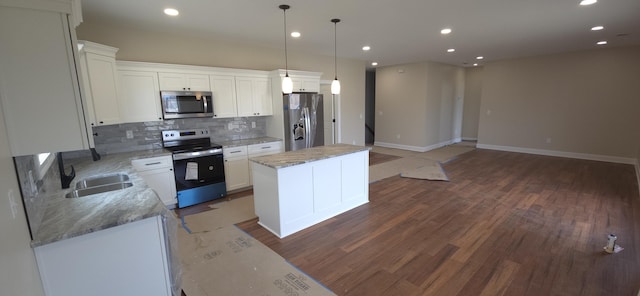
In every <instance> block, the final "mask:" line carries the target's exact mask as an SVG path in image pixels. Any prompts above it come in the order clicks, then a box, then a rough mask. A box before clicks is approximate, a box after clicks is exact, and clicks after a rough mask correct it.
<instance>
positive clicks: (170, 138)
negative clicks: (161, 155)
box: [162, 129, 222, 153]
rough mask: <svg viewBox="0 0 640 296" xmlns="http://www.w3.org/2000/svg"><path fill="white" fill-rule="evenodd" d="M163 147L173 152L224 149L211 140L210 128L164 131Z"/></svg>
mask: <svg viewBox="0 0 640 296" xmlns="http://www.w3.org/2000/svg"><path fill="white" fill-rule="evenodd" d="M162 147H164V148H165V149H168V150H170V151H171V152H173V153H179V152H196V151H204V150H210V149H222V145H219V144H216V143H212V142H211V139H210V138H209V130H208V129H192V130H167V131H162Z"/></svg>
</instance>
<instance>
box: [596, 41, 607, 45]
mask: <svg viewBox="0 0 640 296" xmlns="http://www.w3.org/2000/svg"><path fill="white" fill-rule="evenodd" d="M596 44H597V45H605V44H607V41H605V40H602V41H598V43H596Z"/></svg>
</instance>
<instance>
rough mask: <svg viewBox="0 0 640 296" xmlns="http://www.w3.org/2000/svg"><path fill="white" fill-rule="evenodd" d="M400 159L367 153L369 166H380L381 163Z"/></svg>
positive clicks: (393, 156)
mask: <svg viewBox="0 0 640 296" xmlns="http://www.w3.org/2000/svg"><path fill="white" fill-rule="evenodd" d="M398 158H401V157H400V156H395V155H388V154H382V153H376V152H369V165H370V166H372V165H376V164H381V163H383V162H387V161H392V160H394V159H398Z"/></svg>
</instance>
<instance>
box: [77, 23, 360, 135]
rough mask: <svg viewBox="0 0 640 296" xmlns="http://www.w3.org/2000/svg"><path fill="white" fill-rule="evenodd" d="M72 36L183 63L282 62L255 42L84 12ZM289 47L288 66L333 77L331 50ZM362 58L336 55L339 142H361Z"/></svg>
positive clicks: (128, 53)
mask: <svg viewBox="0 0 640 296" xmlns="http://www.w3.org/2000/svg"><path fill="white" fill-rule="evenodd" d="M77 35H78V39H80V40H89V41H93V42H97V43H101V44H105V45H109V46H113V47H117V48H119V49H120V50H119V51H118V53H117V55H116V59H118V60H128V61H141V62H158V63H172V64H187V65H200V66H214V67H227V68H241V69H255V70H265V71H271V70H275V69H282V68H284V51H283V50H282V49H278V48H268V47H255V46H249V45H246V44H243V43H239V42H235V41H233V40H229V39H228V38H223V37H216V36H212V37H211V38H208V39H203V38H201V37H195V36H189V35H185V34H174V33H171V32H163V33H158V32H149V31H144V30H140V29H137V28H130V27H121V26H119V25H117V24H100V23H95V22H92V20H91V19H87V18H86V17H85V20H84V22H83V23H82V24H81V25H80V26H79V27H78V28H77ZM292 43H293V44H291V46H290V47H289V69H292V70H303V71H314V72H322V73H323V74H322V78H321V79H323V80H333V78H334V63H333V56H317V55H309V54H305V53H300V52H297V51H296V50H295V42H292ZM365 72H366V63H365V62H364V61H358V60H349V59H338V78H339V79H340V84H341V86H342V91H341V94H340V104H341V105H340V109H341V110H342V118H341V120H342V124H341V128H342V130H341V135H342V143H349V144H356V145H364V110H365V96H364V93H365Z"/></svg>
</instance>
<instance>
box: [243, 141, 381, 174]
mask: <svg viewBox="0 0 640 296" xmlns="http://www.w3.org/2000/svg"><path fill="white" fill-rule="evenodd" d="M367 150H371V148H370V147H363V146H354V145H348V144H335V145H328V146H319V147H312V148H307V149H302V150H296V151H287V152H283V153H278V154H272V155H265V156H258V157H253V158H251V161H253V162H256V163H259V164H261V165H265V166H268V167H272V168H276V169H279V168H284V167H290V166H294V165H299V164H303V163H307V162H312V161H318V160H322V159H327V158H332V157H336V156H341V155H345V154H350V153H355V152H360V151H367Z"/></svg>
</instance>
